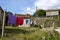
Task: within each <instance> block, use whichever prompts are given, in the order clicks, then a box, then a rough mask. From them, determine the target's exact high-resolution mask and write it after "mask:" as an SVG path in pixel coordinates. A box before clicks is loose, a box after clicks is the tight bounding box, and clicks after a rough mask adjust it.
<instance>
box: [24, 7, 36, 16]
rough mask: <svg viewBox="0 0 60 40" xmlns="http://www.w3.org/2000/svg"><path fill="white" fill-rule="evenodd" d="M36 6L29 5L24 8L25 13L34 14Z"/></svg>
mask: <svg viewBox="0 0 60 40" xmlns="http://www.w3.org/2000/svg"><path fill="white" fill-rule="evenodd" d="M35 11H36V10H35V8H31V7H27V8H24V9H23V12H24V14H26V13H29V14H30V15H33V14H34V12H35Z"/></svg>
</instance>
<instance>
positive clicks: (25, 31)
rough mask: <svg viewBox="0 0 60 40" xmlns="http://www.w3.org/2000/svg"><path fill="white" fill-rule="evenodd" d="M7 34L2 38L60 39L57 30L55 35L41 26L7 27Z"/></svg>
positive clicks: (3, 39)
mask: <svg viewBox="0 0 60 40" xmlns="http://www.w3.org/2000/svg"><path fill="white" fill-rule="evenodd" d="M5 34H6V36H5V35H4V38H1V37H0V40H44V39H46V40H58V33H57V32H55V31H54V32H53V35H54V36H53V35H52V34H49V33H46V32H44V31H42V30H41V29H40V28H19V27H6V28H5ZM0 35H1V34H0Z"/></svg>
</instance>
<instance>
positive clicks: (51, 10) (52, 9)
mask: <svg viewBox="0 0 60 40" xmlns="http://www.w3.org/2000/svg"><path fill="white" fill-rule="evenodd" d="M59 10H60V9H48V10H45V11H46V12H49V11H59Z"/></svg>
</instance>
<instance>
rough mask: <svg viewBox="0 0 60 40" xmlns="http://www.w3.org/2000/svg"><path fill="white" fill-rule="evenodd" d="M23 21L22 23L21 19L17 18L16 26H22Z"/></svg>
mask: <svg viewBox="0 0 60 40" xmlns="http://www.w3.org/2000/svg"><path fill="white" fill-rule="evenodd" d="M23 21H24V20H23V18H21V17H17V19H16V25H22V24H23Z"/></svg>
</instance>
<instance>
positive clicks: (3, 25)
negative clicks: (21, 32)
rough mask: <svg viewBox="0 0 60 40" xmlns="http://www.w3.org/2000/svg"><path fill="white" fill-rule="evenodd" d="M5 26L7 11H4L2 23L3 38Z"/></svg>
mask: <svg viewBox="0 0 60 40" xmlns="http://www.w3.org/2000/svg"><path fill="white" fill-rule="evenodd" d="M4 26H5V11H4V13H3V24H2V38H3V36H4Z"/></svg>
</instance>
